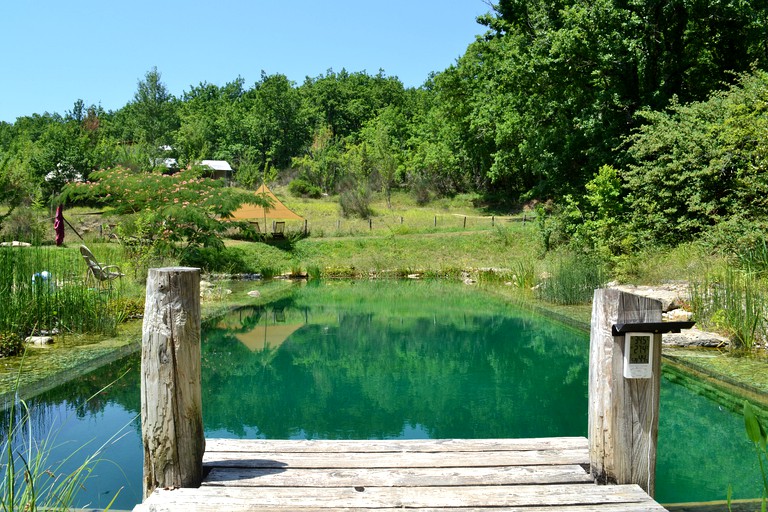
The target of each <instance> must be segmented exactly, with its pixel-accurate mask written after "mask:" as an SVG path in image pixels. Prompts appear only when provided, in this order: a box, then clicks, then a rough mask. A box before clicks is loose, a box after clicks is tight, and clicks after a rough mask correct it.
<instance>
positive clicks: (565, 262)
mask: <svg viewBox="0 0 768 512" xmlns="http://www.w3.org/2000/svg"><path fill="white" fill-rule="evenodd" d="M606 277H607V272H606V271H605V268H604V266H603V264H602V263H600V262H599V261H598V260H597V259H596V258H590V257H588V256H582V255H565V256H561V257H560V258H558V259H556V260H555V261H553V262H552V263H551V264H550V267H549V272H548V274H547V275H545V276H544V278H543V280H542V282H541V283H540V284H539V285H537V288H536V295H537V296H538V298H540V299H542V300H545V301H547V302H552V303H553V304H562V305H571V304H584V303H588V302H589V301H590V300H592V295H593V294H594V290H595V288H600V287H602V286H603V285H604V284H605V282H606Z"/></svg>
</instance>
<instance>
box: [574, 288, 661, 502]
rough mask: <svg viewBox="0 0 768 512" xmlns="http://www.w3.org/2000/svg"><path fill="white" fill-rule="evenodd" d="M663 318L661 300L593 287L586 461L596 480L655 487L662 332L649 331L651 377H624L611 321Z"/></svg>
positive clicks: (650, 489)
mask: <svg viewBox="0 0 768 512" xmlns="http://www.w3.org/2000/svg"><path fill="white" fill-rule="evenodd" d="M652 322H661V303H660V302H659V301H657V300H654V299H648V298H645V297H639V296H637V295H633V294H630V293H625V292H621V291H619V290H610V289H602V290H595V295H594V301H593V303H592V326H591V334H590V351H589V459H590V471H591V473H592V476H593V477H594V478H595V479H596V480H597V481H598V482H599V483H619V484H638V485H639V486H640V487H642V488H643V490H645V492H647V493H648V494H649V495H650V496H653V494H654V491H655V486H656V439H657V435H658V426H659V388H660V382H661V334H652V337H653V341H652V343H651V350H653V356H652V357H653V359H652V361H653V376H652V377H651V378H650V379H628V378H625V377H624V366H623V359H624V335H621V336H616V337H614V336H613V333H612V327H613V326H614V325H615V324H632V323H652Z"/></svg>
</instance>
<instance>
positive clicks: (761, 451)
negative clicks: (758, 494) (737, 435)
mask: <svg viewBox="0 0 768 512" xmlns="http://www.w3.org/2000/svg"><path fill="white" fill-rule="evenodd" d="M744 426H745V428H746V431H747V437H748V438H749V440H750V441H751V442H752V444H754V446H755V454H756V455H757V460H758V462H759V464H760V476H761V477H762V482H763V495H762V502H761V507H762V510H765V509H766V503H767V502H768V473H766V466H765V464H766V462H768V434H766V432H765V428H764V427H763V425H762V423H760V420H759V419H758V417H757V415H756V414H755V411H754V409H753V407H752V405H751V404H750V403H749V402H748V401H746V400H745V401H744Z"/></svg>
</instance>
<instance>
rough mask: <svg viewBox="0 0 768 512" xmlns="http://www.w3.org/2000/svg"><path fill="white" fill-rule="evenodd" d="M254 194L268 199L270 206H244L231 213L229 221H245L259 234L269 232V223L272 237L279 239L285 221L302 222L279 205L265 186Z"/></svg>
mask: <svg viewBox="0 0 768 512" xmlns="http://www.w3.org/2000/svg"><path fill="white" fill-rule="evenodd" d="M254 194H255V195H256V196H259V197H263V198H266V199H268V200H269V202H270V204H271V206H269V207H266V208H265V207H262V206H258V205H255V204H244V205H242V206H241V207H240V208H238V209H237V210H235V211H234V212H232V217H230V220H246V221H248V222H250V223H251V225H252V226H254V227H255V228H256V231H257V232H259V233H267V232H269V230H270V228H269V221H271V222H272V226H271V232H272V235H273V236H277V237H281V236H283V234H284V233H285V221H287V220H304V217H302V216H300V215H297V214H296V213H294V212H293V211H291V209H290V208H288V207H287V206H285V205H284V204H283V203H281V202H280V200H279V199H278V198H277V197H275V194H273V193H272V191H271V190H269V187H267V186H266V185H262V186H260V187H259V189H258V190H257V191H256V192H254ZM305 229H306V225H305Z"/></svg>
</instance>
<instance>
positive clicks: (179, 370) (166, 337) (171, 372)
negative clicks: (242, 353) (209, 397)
mask: <svg viewBox="0 0 768 512" xmlns="http://www.w3.org/2000/svg"><path fill="white" fill-rule="evenodd" d="M200 364H201V363H200V269H197V268H186V267H170V268H153V269H150V270H149V275H148V277H147V296H146V301H145V303H144V325H143V330H142V345H141V435H142V440H143V442H144V486H143V487H144V498H147V497H148V496H149V495H150V494H151V493H152V491H153V490H155V489H156V488H157V487H161V488H162V487H199V486H200V482H201V480H202V474H203V452H204V451H205V437H204V434H203V414H202V404H201V401H202V400H201V389H200Z"/></svg>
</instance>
